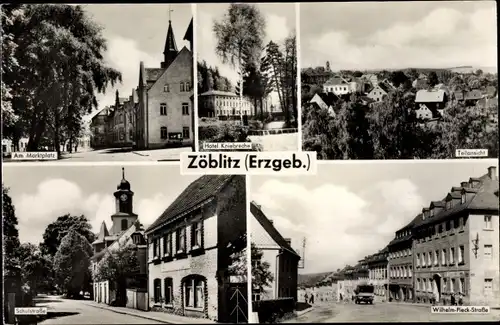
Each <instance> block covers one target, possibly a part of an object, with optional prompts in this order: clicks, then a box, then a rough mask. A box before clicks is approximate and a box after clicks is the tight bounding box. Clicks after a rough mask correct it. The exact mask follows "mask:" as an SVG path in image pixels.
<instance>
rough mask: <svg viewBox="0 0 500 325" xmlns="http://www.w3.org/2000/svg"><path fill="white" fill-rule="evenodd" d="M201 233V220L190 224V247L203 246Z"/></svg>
mask: <svg viewBox="0 0 500 325" xmlns="http://www.w3.org/2000/svg"><path fill="white" fill-rule="evenodd" d="M201 235H202V221H198V222H195V223H194V224H192V225H191V249H195V248H200V247H203V245H202V242H201Z"/></svg>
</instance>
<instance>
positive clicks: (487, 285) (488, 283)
mask: <svg viewBox="0 0 500 325" xmlns="http://www.w3.org/2000/svg"><path fill="white" fill-rule="evenodd" d="M492 290H493V279H484V291H492Z"/></svg>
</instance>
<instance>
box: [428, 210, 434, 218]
mask: <svg viewBox="0 0 500 325" xmlns="http://www.w3.org/2000/svg"><path fill="white" fill-rule="evenodd" d="M429 214H430V216H431V217H434V209H431V210H430V212H429Z"/></svg>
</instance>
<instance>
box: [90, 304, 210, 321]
mask: <svg viewBox="0 0 500 325" xmlns="http://www.w3.org/2000/svg"><path fill="white" fill-rule="evenodd" d="M84 303H85V304H87V305H89V306H92V307H95V308H100V309H106V310H109V311H112V312H115V313H118V314H124V315H130V316H135V317H141V318H144V319H149V320H154V321H157V322H162V323H165V324H216V323H217V322H215V321H213V320H210V319H206V318H194V317H186V316H179V315H173V314H167V313H162V312H158V311H142V310H138V309H132V308H126V307H111V306H108V305H105V304H98V303H96V302H93V301H85V302H84Z"/></svg>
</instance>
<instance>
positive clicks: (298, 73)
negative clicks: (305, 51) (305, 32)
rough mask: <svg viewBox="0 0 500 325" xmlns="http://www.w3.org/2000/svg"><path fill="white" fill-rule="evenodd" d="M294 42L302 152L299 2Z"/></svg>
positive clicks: (298, 123)
mask: <svg viewBox="0 0 500 325" xmlns="http://www.w3.org/2000/svg"><path fill="white" fill-rule="evenodd" d="M295 42H296V45H295V46H296V50H297V53H296V57H297V58H296V59H297V128H298V130H297V131H298V132H297V134H298V137H299V141H297V143H298V146H299V147H298V148H297V150H298V151H302V80H301V78H300V76H301V69H302V68H301V62H300V58H301V53H300V2H296V3H295Z"/></svg>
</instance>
